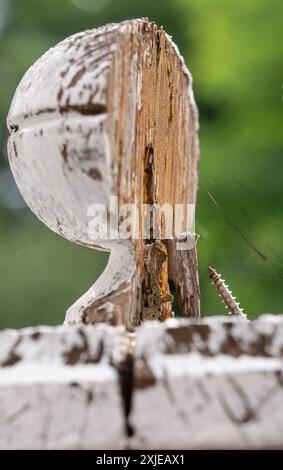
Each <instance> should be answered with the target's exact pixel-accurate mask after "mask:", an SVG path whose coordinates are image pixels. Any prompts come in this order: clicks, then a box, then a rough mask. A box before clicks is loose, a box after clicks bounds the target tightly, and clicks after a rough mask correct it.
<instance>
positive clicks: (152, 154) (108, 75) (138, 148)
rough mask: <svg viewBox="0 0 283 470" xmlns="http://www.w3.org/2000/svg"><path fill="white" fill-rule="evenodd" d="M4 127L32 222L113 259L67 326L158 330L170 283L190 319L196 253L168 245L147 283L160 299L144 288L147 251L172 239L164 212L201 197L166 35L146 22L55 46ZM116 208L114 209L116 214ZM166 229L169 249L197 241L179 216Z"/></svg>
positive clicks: (191, 130) (185, 82)
mask: <svg viewBox="0 0 283 470" xmlns="http://www.w3.org/2000/svg"><path fill="white" fill-rule="evenodd" d="M8 127H9V131H10V134H11V135H10V139H9V160H10V164H11V168H12V172H13V175H14V177H15V180H16V182H17V185H18V186H19V189H20V191H21V193H22V195H23V197H24V199H25V201H26V202H27V204H28V205H29V207H30V208H31V209H32V210H33V211H34V213H35V214H36V215H37V217H38V218H39V219H40V220H42V221H43V222H44V223H45V224H46V225H47V226H48V227H49V228H50V229H51V230H53V231H55V232H56V233H58V234H60V235H61V236H63V237H65V238H67V239H69V240H71V241H73V242H75V243H80V244H82V245H85V246H88V247H92V248H96V249H103V250H107V251H110V257H109V262H108V266H107V268H106V270H105V272H104V273H103V274H102V276H101V278H100V279H98V280H97V282H96V283H95V284H94V285H93V286H92V287H91V288H90V289H89V290H88V291H87V292H86V293H85V294H84V295H83V296H82V297H81V298H80V299H78V301H77V302H76V303H75V304H74V305H73V306H72V307H70V309H69V310H68V312H67V315H66V322H67V323H81V322H83V323H96V322H101V321H105V322H109V323H111V324H113V325H118V324H125V325H127V326H128V327H129V328H131V327H133V326H136V325H139V324H140V323H141V321H142V320H143V319H150V318H154V317H156V316H158V317H159V318H160V319H161V320H164V319H165V318H168V317H170V316H171V315H172V306H171V304H172V302H171V300H170V292H169V283H168V279H170V280H171V281H172V282H173V284H174V283H175V282H176V286H175V288H176V291H177V301H178V303H179V306H180V310H182V309H183V311H184V315H186V316H192V317H195V318H197V317H198V316H199V289H198V272H197V262H196V249H195V244H193V246H191V247H190V253H189V255H188V253H185V252H183V254H182V253H181V252H180V253H178V254H177V253H176V246H175V243H172V244H171V245H170V255H169V258H171V261H170V259H169V263H168V261H167V262H165V263H162V266H161V270H160V272H159V273H154V272H151V273H150V277H151V279H154V280H155V281H156V280H157V279H158V284H159V288H158V289H159V292H157V290H156V286H155V292H150V293H149V290H148V287H147V289H145V288H144V286H145V284H146V282H147V281H146V279H145V277H146V275H147V274H146V273H147V268H148V266H147V265H146V258H147V250H148V245H150V244H153V243H154V242H155V240H160V241H161V240H164V239H166V238H167V237H168V227H167V223H165V220H164V210H162V207H164V205H165V206H166V205H167V206H170V207H172V208H173V210H174V211H175V207H176V206H177V207H180V206H182V205H185V206H186V205H188V204H190V205H191V206H194V205H195V202H196V192H197V160H198V157H199V146H198V115H197V109H196V105H195V102H194V97H193V92H192V78H191V75H190V73H189V71H188V69H187V68H186V66H185V64H184V61H183V59H182V57H181V56H180V54H179V51H178V49H177V47H176V46H175V44H174V43H173V42H172V40H171V38H170V37H169V36H168V35H167V34H166V33H165V32H164V31H163V29H159V28H158V27H157V26H156V25H155V24H154V23H151V22H149V21H148V20H146V19H140V20H131V21H125V22H123V23H120V24H110V25H106V26H103V27H101V28H98V29H93V30H89V31H85V32H83V33H79V34H75V35H74V36H71V37H69V38H67V39H66V40H64V41H63V42H61V43H59V44H58V45H57V46H55V47H54V48H52V49H50V50H49V51H47V52H46V53H45V54H44V55H43V56H42V57H41V58H40V59H39V60H38V61H37V62H36V63H35V64H34V65H33V66H32V67H31V68H30V69H29V70H28V71H27V73H26V74H25V76H24V77H23V79H22V81H21V82H20V84H19V86H18V89H17V91H16V93H15V96H14V99H13V102H12V105H11V108H10V112H9V116H8ZM111 197H112V198H113V197H114V199H115V198H116V199H115V200H114V202H113V201H112V202H113V204H112V203H111V202H109V201H110V200H111ZM93 204H96V208H97V205H100V206H103V207H106V212H105V213H103V215H102V216H101V218H100V220H99V222H100V225H99V230H98V233H96V237H95V239H94V238H93V232H91V230H90V220H91V216H93V217H94V215H95V209H94V208H93V206H92V205H93ZM115 204H117V206H118V208H119V209H121V208H122V207H125V204H133V205H134V206H135V208H136V214H137V215H135V217H134V218H133V220H134V222H133V220H132V222H131V223H132V227H131V229H132V230H131V233H130V236H129V237H126V238H120V239H117V237H116V225H115V222H117V219H119V217H118V218H117V217H116V216H114V215H113V211H114V209H113V207H114V206H115ZM145 204H147V205H150V206H151V209H152V208H153V212H154V214H153V215H154V219H155V227H154V230H153V228H152V227H151V228H150V230H149V231H148V233H145V232H146V228H145V220H148V219H149V220H151V218H152V210H144V205H145ZM114 212H115V211H114ZM119 216H120V218H122V219H123V217H124V218H125V214H119ZM109 220H110V221H109ZM119 222H120V220H119ZM172 222H173V224H174V229H175V230H174V232H173V235H174V237H175V236H176V237H178V236H179V235H181V234H182V233H183V232H191V231H192V230H193V222H192V221H191V222H189V224H188V216H187V214H185V215H184V218H183V220H177V217H176V212H174V213H173V216H172ZM109 223H110V226H109V225H108V224H109ZM90 232H91V233H90ZM153 232H154V233H153ZM174 237H173V238H174ZM146 247H147V248H146ZM164 250H165V253H166V247H165V245H164ZM164 250H163V251H164ZM166 256H167V254H166ZM175 256H177V257H178V259H180V263H181V265H182V270H181V273H182V278H180V273H179V267H178V266H176V263H174V262H173V260H174V257H175ZM159 264H160V263H156V266H157V265H158V266H159ZM186 272H188V273H189V276H188V277H186ZM78 275H79V273H78ZM152 289H154V288H153V287H152ZM145 292H147V294H148V293H149V295H151V298H153V297H154V296H155V297H156V298H157V299H158V300H157V302H159V308H157V309H156V308H155V310H156V312H153V311H150V310H149V309H147V310H145V305H146V304H147V299H146V298H145ZM166 295H167V297H166ZM161 299H163V301H161ZM166 299H167V300H166Z"/></svg>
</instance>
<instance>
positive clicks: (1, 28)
mask: <svg viewBox="0 0 283 470" xmlns="http://www.w3.org/2000/svg"><path fill="white" fill-rule="evenodd" d="M142 16H148V17H149V18H150V19H152V20H155V21H156V22H157V24H158V25H163V26H164V28H165V29H166V31H167V32H168V33H169V34H171V35H172V36H173V39H174V41H175V42H176V43H177V44H178V46H179V48H180V50H181V53H182V54H183V55H184V56H185V60H186V63H187V65H188V67H189V68H190V70H191V72H192V74H193V77H194V92H195V96H196V101H197V103H198V107H199V111H200V125H201V132H200V140H201V161H200V186H199V194H198V206H197V220H196V231H197V232H198V233H199V234H200V236H201V237H200V240H199V243H198V249H199V266H200V280H201V293H202V315H208V314H215V313H223V312H224V308H223V305H222V304H221V303H220V300H219V299H218V297H217V296H216V293H215V291H214V289H213V288H212V287H211V286H210V284H209V281H208V277H207V266H208V265H209V264H211V265H212V266H214V267H216V268H217V270H218V271H220V273H222V274H223V276H224V277H225V279H226V281H227V282H228V283H229V285H230V286H231V288H232V290H233V292H234V293H235V294H236V295H237V297H238V298H239V300H240V302H241V304H242V306H243V307H244V308H245V310H246V311H247V313H248V314H250V315H252V316H256V315H259V314H261V313H264V312H265V313H266V312H272V313H276V312H282V310H283V309H282V297H283V243H282V234H281V229H282V226H283V225H282V224H283V210H282V209H283V200H282V199H283V185H282V183H283V158H282V157H283V133H282V118H283V104H282V94H283V89H282V84H283V62H282V59H283V57H282V56H283V54H282V52H283V42H282V31H283V3H282V0H270V1H269V2H266V0H256V1H254V0H237V1H232V0H162V1H161V0H160V1H157V0H156V1H153V0H142V1H137V0H135V1H133V0H118V1H117V0H48V1H47V0H41V1H39V0H0V151H1V156H0V312H1V315H0V327H6V326H10V327H19V326H24V325H31V324H39V323H41V324H42V323H45V324H56V323H61V322H62V321H63V319H64V314H65V310H66V308H67V307H68V306H69V305H70V304H72V302H73V301H74V300H75V299H77V298H78V297H79V296H80V295H81V294H82V293H83V292H84V291H85V290H86V289H87V288H88V287H89V286H90V284H92V282H93V281H94V280H95V279H96V278H97V277H98V275H99V274H100V273H101V272H102V270H103V268H104V267H105V265H106V262H107V255H105V254H101V253H97V252H94V251H91V250H89V249H86V248H82V247H79V246H76V245H73V244H71V243H70V242H68V241H66V240H64V239H62V238H60V237H59V236H57V235H55V234H53V233H51V232H50V231H49V230H48V229H47V228H46V227H45V226H43V225H42V224H41V223H40V222H39V221H38V220H37V219H36V218H35V217H34V216H33V214H32V213H31V212H30V211H29V210H28V209H27V208H26V207H25V205H24V203H23V201H22V199H21V197H20V195H19V194H18V191H17V188H16V186H15V183H14V182H13V179H12V176H11V173H10V171H9V167H8V163H7V154H6V141H7V131H6V115H7V112H8V109H9V104H10V101H11V98H12V96H13V93H14V91H15V88H16V86H17V84H18V82H19V80H20V78H21V76H22V75H23V73H24V72H25V71H26V69H27V68H28V67H29V66H30V65H31V64H32V63H33V62H34V61H35V60H36V59H37V58H38V57H39V56H40V55H41V54H42V53H43V52H45V51H46V49H48V48H49V47H50V46H53V45H55V44H56V43H57V42H58V41H60V40H61V39H63V38H65V37H66V36H68V35H70V34H72V33H75V32H77V31H82V30H84V29H87V28H93V27H96V26H99V25H102V24H104V23H107V22H112V21H122V20H124V19H128V18H133V17H142Z"/></svg>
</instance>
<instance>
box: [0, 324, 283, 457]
mask: <svg viewBox="0 0 283 470" xmlns="http://www.w3.org/2000/svg"><path fill="white" fill-rule="evenodd" d="M282 360H283V316H272V315H268V316H263V317H261V318H260V319H259V320H256V321H251V322H246V321H244V320H243V319H241V318H232V317H214V318H207V319H204V320H203V321H202V322H192V321H190V320H178V321H177V320H169V321H167V322H165V323H163V324H161V323H159V322H150V323H145V324H144V325H143V326H142V327H139V328H138V329H137V330H136V333H135V335H134V334H129V333H126V332H125V331H124V330H123V329H122V328H114V327H110V326H106V325H97V326H81V327H79V328H78V327H57V328H52V327H39V328H29V329H24V330H19V331H15V330H4V331H2V332H0V448H2V449H3V448H4V449H6V448H7V449H8V448H9V449H15V448H22V449H28V448H41V449H45V448H49V449H52V448H57V449H58V448H100V449H103V448H124V447H126V446H131V447H133V448H146V449H153V448H160V449H164V448H181V449H182V448H189V449H206V448H219V449H225V448H237V449H262V448H264V449H266V448H283V405H282V403H283V361H282Z"/></svg>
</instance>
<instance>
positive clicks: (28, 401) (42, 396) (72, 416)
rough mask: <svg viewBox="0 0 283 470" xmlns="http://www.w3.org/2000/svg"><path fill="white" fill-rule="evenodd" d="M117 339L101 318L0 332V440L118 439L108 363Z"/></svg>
mask: <svg viewBox="0 0 283 470" xmlns="http://www.w3.org/2000/svg"><path fill="white" fill-rule="evenodd" d="M122 342H123V341H122V339H121V335H120V332H119V331H117V330H115V331H113V330H112V329H111V328H110V327H108V328H107V327H105V326H101V327H100V326H98V327H97V328H96V329H95V330H94V329H92V328H91V329H90V328H84V329H81V330H78V329H75V328H72V327H59V328H49V327H48V328H47V327H40V328H31V329H25V330H22V331H15V330H14V331H12V330H10V331H4V332H1V333H0V363H1V365H2V368H1V371H0V448H1V449H87V448H90V449H97V448H98V449H100V448H106V449H107V448H112V447H115V448H120V447H121V446H123V445H124V441H125V436H124V426H125V419H124V414H123V403H122V399H121V389H120V382H119V376H118V372H117V369H116V367H115V365H114V363H115V360H116V359H115V357H114V356H115V355H116V356H117V354H118V353H119V351H120V344H121V345H122ZM115 348H117V350H116V353H115V355H114V350H115Z"/></svg>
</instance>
